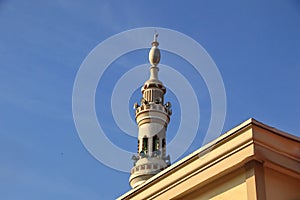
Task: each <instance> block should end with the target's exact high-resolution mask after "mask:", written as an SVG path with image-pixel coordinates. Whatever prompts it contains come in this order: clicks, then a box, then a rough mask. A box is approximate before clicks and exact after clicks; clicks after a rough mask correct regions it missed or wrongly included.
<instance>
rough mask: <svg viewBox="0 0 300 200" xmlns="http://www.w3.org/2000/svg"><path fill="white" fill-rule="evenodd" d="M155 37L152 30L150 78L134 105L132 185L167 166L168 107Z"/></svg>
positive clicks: (139, 182)
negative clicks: (135, 133) (135, 139)
mask: <svg viewBox="0 0 300 200" xmlns="http://www.w3.org/2000/svg"><path fill="white" fill-rule="evenodd" d="M157 36H158V34H156V33H155V35H154V40H153V42H152V48H151V50H150V52H149V61H150V64H151V67H150V78H149V80H147V81H146V82H145V84H144V86H143V87H142V89H141V91H142V95H143V98H142V99H141V105H139V104H138V103H135V104H134V108H135V109H136V111H135V119H136V123H137V125H138V152H137V153H138V154H137V155H134V156H132V159H133V160H134V166H133V168H132V169H131V175H130V179H129V182H130V185H131V187H132V188H134V187H136V186H138V185H140V184H142V183H143V182H145V181H146V180H147V179H149V178H150V177H151V176H153V175H155V174H157V173H159V172H160V171H162V170H163V169H165V168H167V167H168V166H169V165H170V156H166V130H167V126H168V123H169V121H170V115H171V114H172V110H171V104H170V102H167V103H166V104H164V94H165V93H166V88H165V87H164V85H163V83H162V82H161V81H160V80H158V71H159V68H158V67H157V65H158V63H159V61H160V50H159V49H158V44H159V43H158V42H157Z"/></svg>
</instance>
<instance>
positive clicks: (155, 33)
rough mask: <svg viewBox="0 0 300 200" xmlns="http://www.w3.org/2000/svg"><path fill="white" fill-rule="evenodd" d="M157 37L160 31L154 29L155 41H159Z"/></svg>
mask: <svg viewBox="0 0 300 200" xmlns="http://www.w3.org/2000/svg"><path fill="white" fill-rule="evenodd" d="M157 37H158V33H157V32H156V30H155V31H154V42H157Z"/></svg>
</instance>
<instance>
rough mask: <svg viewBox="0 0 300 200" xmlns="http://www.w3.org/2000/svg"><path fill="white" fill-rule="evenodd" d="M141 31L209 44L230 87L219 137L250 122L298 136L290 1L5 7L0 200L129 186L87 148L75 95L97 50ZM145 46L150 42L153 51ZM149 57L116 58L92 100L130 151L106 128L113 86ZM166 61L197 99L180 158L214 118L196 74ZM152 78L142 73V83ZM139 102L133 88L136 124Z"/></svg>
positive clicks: (297, 28) (58, 0) (0, 29)
mask: <svg viewBox="0 0 300 200" xmlns="http://www.w3.org/2000/svg"><path fill="white" fill-rule="evenodd" d="M139 27H164V28H168V29H172V30H176V31H179V32H181V33H184V34H186V35H188V36H189V37H191V38H193V39H194V40H195V41H197V42H198V43H199V44H201V45H202V46H203V47H204V48H205V50H206V51H207V52H208V53H209V55H210V56H211V57H212V59H213V60H214V62H215V63H216V65H217V66H218V69H219V71H220V74H221V76H222V78H223V82H224V86H225V90H226V96H227V113H226V119H225V124H224V128H223V132H225V131H227V130H230V129H231V128H233V127H234V126H236V125H238V124H239V123H241V122H243V121H245V120H246V119H248V118H250V117H253V118H255V119H257V120H259V121H261V122H263V123H266V124H268V125H270V126H274V127H276V128H278V129H280V130H283V131H285V132H288V133H291V134H293V135H297V136H298V137H299V136H300V120H299V119H300V105H299V102H300V79H299V75H300V3H299V1H297V0H286V1H282V0H265V1H261V0H251V1H250V0H249V1H233V0H228V1H215V0H207V1H202V0H199V1H198V0H197V1H196V0H195V1H178V2H175V1H96V0H90V1H83V0H77V1H71V0H52V1H43V2H42V1H37V0H28V1H16V0H2V1H0V88H1V93H0V110H1V112H0V130H1V131H0V150H1V151H0V199H7V200H14V199H31V200H39V199H44V200H48V199H49V200H50V199H51V200H52V199H64V200H66V199H72V200H76V199H89V200H93V199H95V200H96V199H114V198H116V197H118V196H120V195H121V194H123V193H125V192H126V191H128V190H129V189H130V187H129V184H128V178H129V174H128V173H124V172H119V171H117V170H115V169H111V168H109V167H107V166H105V165H104V164H102V163H100V162H99V161H98V160H96V159H95V158H94V157H93V156H92V155H91V154H90V153H89V152H88V151H87V150H86V149H85V147H84V146H83V144H82V142H81V140H80V138H79V136H78V133H77V130H76V128H75V125H74V121H73V115H72V92H73V84H74V81H75V78H76V74H77V72H78V70H79V68H80V65H81V63H82V62H83V60H84V59H85V58H86V56H87V55H88V54H89V53H90V52H91V50H92V49H93V48H95V47H96V46H97V45H98V44H99V43H100V42H102V41H104V40H105V39H107V38H109V37H110V36H113V35H115V34H117V33H120V32H122V31H126V30H129V29H133V28H139ZM151 40H152V36H151V38H149V47H150V43H151ZM174 43H176V41H174ZM161 45H163V44H161ZM147 54H148V50H141V51H137V52H133V53H129V54H126V55H124V56H122V57H121V58H119V59H118V60H117V61H116V62H115V63H113V64H112V65H111V67H109V68H108V70H107V71H106V76H103V80H102V82H101V81H100V84H99V86H98V88H97V93H96V108H97V116H98V119H99V123H100V124H101V123H102V124H104V125H103V126H104V129H106V130H107V131H106V134H107V137H108V138H109V139H110V140H111V141H112V142H113V143H114V144H115V145H117V146H119V147H120V148H124V149H127V150H128V151H131V150H132V151H135V149H136V139H135V138H133V137H131V136H128V135H126V134H124V133H122V131H121V130H120V129H119V128H118V127H117V126H116V123H114V122H113V118H112V114H111V111H110V110H109V108H110V97H111V93H112V91H111V90H112V89H113V84H115V83H116V81H117V79H118V77H120V76H121V74H120V73H121V72H122V73H124V72H126V71H128V70H130V69H131V67H134V66H137V65H140V64H144V63H147V56H148V55H147ZM170 54H171V53H169V52H164V51H163V52H162V63H163V64H166V65H168V66H171V67H172V66H174V67H175V68H176V67H177V68H180V67H178V66H177V65H180V66H181V68H184V70H183V71H187V72H182V73H183V74H184V75H185V76H187V77H186V78H187V79H188V80H190V81H191V85H193V87H195V88H196V89H195V91H196V92H197V97H198V98H199V99H201V100H200V110H201V112H203V113H201V120H202V121H201V122H200V130H199V134H198V135H197V136H196V138H195V140H194V141H193V143H192V145H191V146H190V147H189V149H188V150H187V151H186V152H185V154H184V155H187V154H189V153H191V152H193V151H194V150H196V149H198V148H200V146H201V142H199V141H200V140H201V138H202V136H201V132H205V130H206V129H207V126H208V121H209V118H210V111H209V110H210V109H209V105H210V104H209V93H208V91H207V88H206V87H205V83H204V82H203V80H201V76H200V78H199V83H198V82H197V80H198V79H197V78H195V77H194V73H193V69H192V67H191V66H188V63H186V62H185V61H183V60H179V59H178V58H177V57H176V56H174V55H170ZM103 56H105V55H103ZM100 64H101V63H100ZM185 64H186V65H185ZM124 65H126V66H124ZM116 69H118V70H116ZM119 69H120V70H119ZM146 69H147V68H146ZM118 73H119V74H118ZM147 73H148V72H147V71H145V74H141V76H144V77H145V78H146V77H147V76H148V74H147ZM196 79H197V80H196ZM162 81H163V80H162ZM195 83H196V84H195ZM168 95H169V96H167V98H169V99H171V100H170V101H172V103H173V109H174V111H173V112H174V114H173V116H172V119H171V120H173V121H171V124H170V127H169V129H168V133H167V135H168V136H167V140H171V139H172V138H173V137H174V135H175V133H176V130H177V129H178V123H179V121H180V109H178V101H177V100H176V97H175V96H176V94H173V93H171V92H169V93H168ZM139 98H140V94H139V89H138V90H136V92H135V93H134V95H133V98H132V99H130V101H129V102H128V101H127V102H126V101H125V102H122V103H124V105H125V106H127V107H128V109H129V110H130V112H131V117H133V112H134V111H133V110H132V109H131V108H132V104H133V102H135V101H138V100H139ZM120 101H121V100H120ZM201 102H202V103H201ZM125 117H127V116H125ZM108 153H109V152H108ZM111 157H112V158H111V159H118V155H111ZM128 159H130V158H128ZM171 159H172V155H171ZM172 161H174V160H172ZM120 165H122V163H120Z"/></svg>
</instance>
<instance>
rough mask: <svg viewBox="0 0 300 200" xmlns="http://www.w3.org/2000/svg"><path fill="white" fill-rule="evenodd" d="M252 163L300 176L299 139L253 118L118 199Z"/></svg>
mask: <svg viewBox="0 0 300 200" xmlns="http://www.w3.org/2000/svg"><path fill="white" fill-rule="evenodd" d="M253 160H255V161H258V162H260V163H263V165H264V166H268V167H275V166H280V168H282V169H284V170H286V171H289V173H293V175H294V176H298V177H299V176H300V167H299V166H300V138H299V137H296V136H294V135H291V134H288V133H286V132H283V131H280V130H278V129H276V128H273V127H270V126H268V125H265V124H263V123H261V122H259V121H257V120H255V119H253V118H250V119H248V120H246V121H245V122H243V123H241V124H240V125H238V126H236V127H234V128H233V129H231V130H229V131H227V132H226V133H224V134H223V135H221V136H220V137H218V138H217V139H215V140H213V141H212V142H210V143H208V144H206V145H205V146H203V147H201V148H200V149H198V150H196V151H195V152H193V153H191V154H190V155H188V156H186V157H184V158H183V159H181V160H179V161H177V162H176V163H174V164H172V165H171V166H169V167H168V168H166V169H165V170H163V171H162V172H160V173H158V174H156V175H155V176H153V177H151V178H150V179H148V180H147V181H146V182H145V183H143V184H141V185H139V186H137V187H136V188H134V189H131V190H130V191H128V192H127V193H125V194H124V195H122V196H121V197H119V198H118V199H130V198H131V197H133V196H135V197H137V196H136V195H137V194H138V193H143V192H145V191H146V192H147V193H152V194H159V193H163V192H164V191H166V190H170V189H172V188H175V186H176V185H178V184H179V183H181V182H184V181H186V180H188V179H192V178H193V177H197V178H198V179H201V181H200V180H199V181H198V182H202V183H203V184H204V183H208V182H210V181H213V180H215V179H216V178H220V177H221V176H223V175H224V174H228V173H230V172H232V171H233V170H235V169H237V168H239V167H241V166H243V165H245V164H246V163H249V162H250V161H253ZM200 175H201V176H200ZM189 187H190V188H192V187H193V185H190V186H189ZM157 188H159V189H157ZM137 198H138V197H137Z"/></svg>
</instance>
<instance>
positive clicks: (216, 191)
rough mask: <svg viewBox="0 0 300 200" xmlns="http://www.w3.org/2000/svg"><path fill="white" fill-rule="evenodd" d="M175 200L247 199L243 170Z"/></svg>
mask: <svg viewBox="0 0 300 200" xmlns="http://www.w3.org/2000/svg"><path fill="white" fill-rule="evenodd" d="M176 199H189V200H201V199H202V200H203V199H211V200H224V199H231V200H241V199H247V185H246V174H245V170H243V169H240V170H238V171H236V172H233V173H231V174H229V175H226V176H224V177H222V178H221V179H219V180H216V181H214V182H212V183H210V184H208V185H206V186H205V187H202V188H198V189H196V190H194V191H190V193H189V194H187V195H185V196H181V197H179V198H176Z"/></svg>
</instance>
